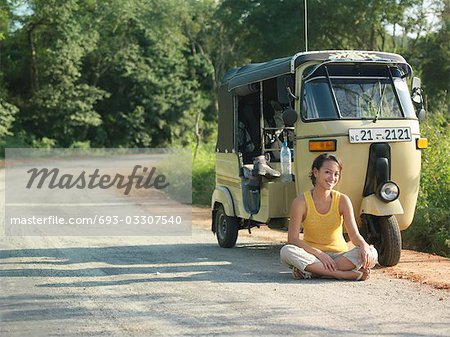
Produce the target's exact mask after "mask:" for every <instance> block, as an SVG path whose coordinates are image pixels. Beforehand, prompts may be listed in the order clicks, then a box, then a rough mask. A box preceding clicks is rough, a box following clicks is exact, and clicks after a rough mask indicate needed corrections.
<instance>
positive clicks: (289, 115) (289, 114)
mask: <svg viewBox="0 0 450 337" xmlns="http://www.w3.org/2000/svg"><path fill="white" fill-rule="evenodd" d="M297 119H298V113H297V111H295V110H294V109H291V108H287V109H286V110H284V111H283V122H284V126H287V127H291V126H294V124H295V122H297Z"/></svg>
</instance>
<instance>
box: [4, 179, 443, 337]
mask: <svg viewBox="0 0 450 337" xmlns="http://www.w3.org/2000/svg"><path fill="white" fill-rule="evenodd" d="M0 173H1V172H0ZM0 186H2V184H0ZM1 188H2V187H0V189H1ZM0 195H1V196H3V191H2V190H0ZM0 209H2V208H1V207H0ZM280 247H281V246H280V245H279V244H278V243H273V244H271V243H268V242H267V241H258V240H257V239H255V238H241V239H240V240H239V245H238V246H237V247H236V248H234V249H222V248H219V247H218V245H217V243H216V241H215V238H214V237H213V236H212V234H211V233H210V232H209V231H207V230H205V229H202V228H201V227H195V226H194V229H193V234H192V236H185V237H177V236H172V237H1V238H0V287H1V291H0V336H2V337H3V336H5V337H9V336H20V337H22V336H27V335H28V336H154V335H155V336H170V335H184V336H189V335H191V336H202V335H230V336H247V335H258V336H280V335H298V336H324V335H327V336H328V335H335V336H361V335H371V336H391V335H397V336H448V335H450V296H449V292H447V291H442V290H433V289H432V288H429V287H424V286H418V285H417V284H414V283H410V282H408V281H404V280H396V279H390V278H387V277H386V276H385V275H382V274H381V273H380V274H379V273H376V274H375V275H373V277H372V278H371V279H370V280H369V281H367V282H345V281H332V280H303V281H295V280H293V279H291V277H290V274H289V271H288V270H287V269H286V268H284V267H282V266H281V265H280V264H279V262H278V252H279V249H280Z"/></svg>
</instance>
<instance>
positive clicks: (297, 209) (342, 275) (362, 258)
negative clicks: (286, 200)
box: [280, 154, 378, 281]
mask: <svg viewBox="0 0 450 337" xmlns="http://www.w3.org/2000/svg"><path fill="white" fill-rule="evenodd" d="M341 171H342V165H341V162H340V160H339V159H338V158H337V157H336V156H333V155H330V154H321V155H320V156H318V157H317V158H316V159H315V160H314V162H313V164H312V169H311V173H310V177H311V181H312V184H313V186H314V187H313V189H312V190H310V191H307V192H305V193H304V194H303V195H301V196H299V197H297V198H296V199H295V200H294V201H293V202H292V206H291V221H290V223H289V231H288V244H287V245H285V246H284V247H283V248H282V249H281V252H280V255H281V262H282V263H283V264H285V265H287V266H288V267H290V268H292V275H293V277H294V278H296V279H299V278H311V277H322V276H323V277H331V278H337V279H343V280H357V281H360V280H361V281H364V280H366V279H367V278H368V277H369V274H370V268H373V266H374V265H375V264H376V263H377V260H378V254H377V251H376V250H375V248H374V247H373V246H369V245H368V244H367V242H366V241H365V240H364V239H363V237H362V236H361V235H360V234H359V231H358V227H357V225H356V221H355V216H354V213H353V206H352V203H351V201H350V199H349V197H348V196H346V195H345V194H342V193H339V192H337V191H335V190H333V188H334V186H335V185H336V184H337V183H338V182H339V178H340V176H341ZM343 223H344V225H345V229H346V230H347V233H348V235H349V237H350V240H351V241H352V243H353V244H354V245H355V246H356V247H355V248H353V249H352V250H348V247H347V243H346V242H345V239H344V237H343V231H342V224H343ZM302 227H303V239H300V230H301V228H302Z"/></svg>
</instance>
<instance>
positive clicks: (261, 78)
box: [211, 51, 427, 266]
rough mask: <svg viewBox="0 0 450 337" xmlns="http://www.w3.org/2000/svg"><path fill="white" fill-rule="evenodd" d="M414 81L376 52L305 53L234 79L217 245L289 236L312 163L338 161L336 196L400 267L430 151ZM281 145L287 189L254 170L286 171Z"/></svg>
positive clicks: (226, 108)
mask: <svg viewBox="0 0 450 337" xmlns="http://www.w3.org/2000/svg"><path fill="white" fill-rule="evenodd" d="M411 77H412V69H411V67H410V65H409V64H408V63H407V62H406V61H405V59H404V58H403V57H402V56H400V55H397V54H391V53H384V52H372V51H319V52H302V53H298V54H296V55H294V56H291V57H286V58H280V59H275V60H271V61H268V62H264V63H255V64H248V65H245V66H243V67H240V68H235V69H232V70H230V71H228V72H227V73H226V74H225V76H224V78H223V81H222V83H221V85H220V88H219V116H218V117H219V118H218V124H219V125H218V126H219V128H218V139H217V147H216V187H215V190H214V192H213V195H212V201H211V205H212V231H213V232H214V233H215V234H216V235H217V240H218V243H219V245H220V246H221V247H224V248H231V247H233V246H235V244H236V240H237V237H238V232H239V230H243V229H247V230H249V231H250V229H251V228H253V227H255V226H256V227H259V226H261V225H267V226H268V227H269V228H273V229H286V228H287V226H288V223H289V212H290V206H291V203H292V201H293V199H294V198H295V197H296V196H297V195H300V194H301V193H303V192H304V191H306V190H308V189H310V188H311V187H312V185H311V181H310V179H309V176H308V174H309V172H310V169H311V164H312V161H313V160H314V158H315V157H316V156H317V155H319V154H320V153H332V154H336V155H337V156H338V157H340V158H341V159H342V161H343V164H344V169H343V174H342V177H341V180H340V182H339V183H338V185H337V187H336V188H337V189H338V190H339V191H341V192H342V193H345V194H347V195H348V196H349V197H350V199H351V200H352V203H353V207H354V211H355V217H356V220H357V222H358V226H359V227H360V231H361V233H362V235H363V236H364V237H365V239H366V240H367V241H368V243H369V244H374V245H375V247H376V248H377V250H378V252H379V263H380V264H381V265H382V266H393V265H396V264H397V263H398V261H399V259H400V253H401V247H402V240H401V231H402V230H405V229H407V228H408V227H409V226H410V225H411V222H412V220H413V216H414V211H415V206H416V201H417V195H418V191H419V179H420V163H421V150H422V149H424V148H426V147H427V140H426V138H421V136H420V131H419V120H421V119H422V118H423V116H424V110H423V107H422V94H421V89H420V79H418V78H411ZM411 82H412V83H411ZM408 84H411V85H412V91H411V93H412V94H410V92H409V89H408ZM280 120H281V122H280ZM283 138H284V139H283ZM281 140H283V141H286V142H288V146H289V147H290V148H291V151H292V153H293V156H292V176H291V179H289V180H288V181H286V179H281V177H278V176H277V175H276V174H272V175H270V174H269V175H267V174H266V175H264V176H263V175H261V174H260V173H261V172H258V170H255V165H256V164H255V162H254V158H258V157H259V158H261V156H264V158H265V159H266V160H267V161H269V160H270V163H269V164H267V163H264V165H270V167H271V168H273V169H274V170H275V172H279V171H280V161H279V151H280V147H279V143H280V141H281ZM343 235H344V236H345V233H343Z"/></svg>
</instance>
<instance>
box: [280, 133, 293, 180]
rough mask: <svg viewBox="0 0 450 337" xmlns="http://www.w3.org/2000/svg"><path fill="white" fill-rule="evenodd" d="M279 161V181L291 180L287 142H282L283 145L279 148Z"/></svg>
mask: <svg viewBox="0 0 450 337" xmlns="http://www.w3.org/2000/svg"><path fill="white" fill-rule="evenodd" d="M280 163H281V181H283V182H289V181H292V176H291V150H290V149H289V148H288V146H287V142H286V141H285V142H283V147H282V148H281V150H280Z"/></svg>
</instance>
